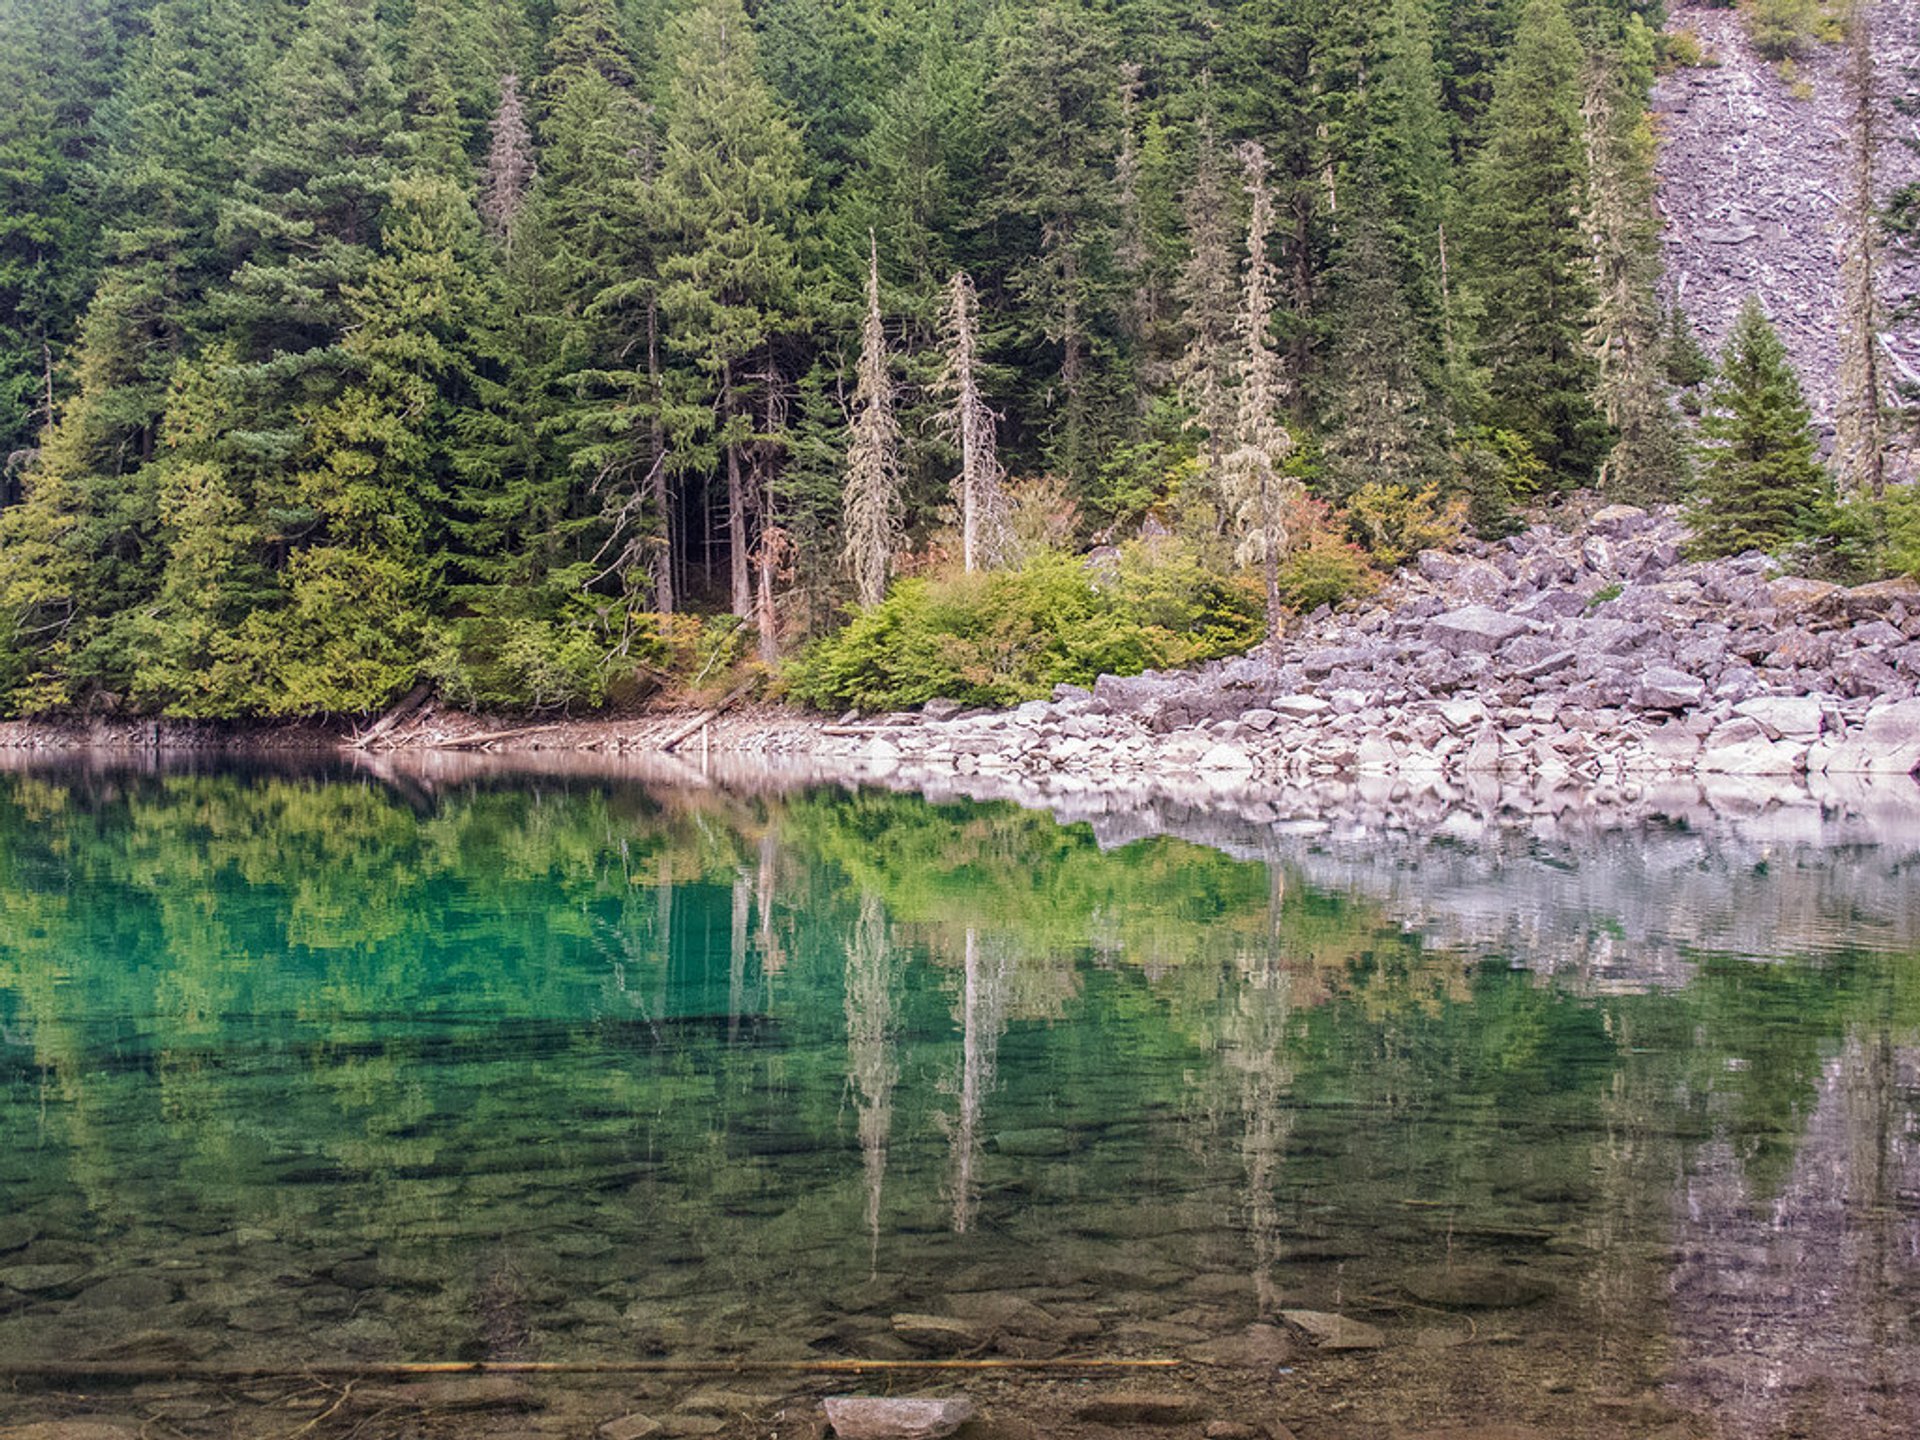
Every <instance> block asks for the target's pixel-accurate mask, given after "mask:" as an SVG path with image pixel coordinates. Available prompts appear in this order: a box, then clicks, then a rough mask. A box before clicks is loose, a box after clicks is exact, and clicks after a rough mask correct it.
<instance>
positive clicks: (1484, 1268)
mask: <svg viewBox="0 0 1920 1440" xmlns="http://www.w3.org/2000/svg"><path fill="white" fill-rule="evenodd" d="M1400 1288H1401V1289H1403V1290H1405V1291H1406V1292H1407V1293H1408V1294H1409V1295H1411V1296H1413V1298H1414V1299H1416V1300H1418V1301H1420V1302H1421V1303H1422V1304H1426V1305H1435V1306H1438V1307H1439V1308H1440V1309H1442V1310H1511V1309H1515V1308H1517V1307H1519V1306H1522V1305H1533V1304H1537V1303H1538V1302H1539V1301H1542V1300H1544V1299H1546V1298H1547V1297H1548V1296H1549V1295H1551V1294H1553V1292H1554V1289H1555V1287H1554V1284H1553V1282H1552V1281H1550V1280H1544V1279H1541V1278H1540V1277H1539V1276H1537V1275H1530V1274H1528V1273H1527V1272H1526V1271H1524V1270H1516V1269H1514V1268H1512V1267H1510V1266H1504V1265H1438V1266H1434V1267H1433V1268H1432V1269H1428V1270H1416V1271H1414V1272H1412V1273H1411V1274H1408V1275H1404V1276H1402V1277H1401V1279H1400Z"/></svg>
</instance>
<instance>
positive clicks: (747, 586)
mask: <svg viewBox="0 0 1920 1440" xmlns="http://www.w3.org/2000/svg"><path fill="white" fill-rule="evenodd" d="M732 419H733V364H732V362H731V361H729V362H728V363H727V365H726V366H725V367H724V368H723V369H722V370H721V372H720V423H721V424H722V425H726V424H728V423H729V422H730V421H731V420H732ZM726 449H727V566H728V572H729V575H728V578H729V579H730V580H731V581H732V591H733V613H734V614H736V615H738V616H739V617H740V618H741V619H742V620H751V619H753V573H752V570H751V568H750V566H749V563H748V556H749V554H750V553H751V552H750V551H749V550H748V547H747V483H746V477H744V476H743V475H742V474H741V473H740V446H739V445H738V444H737V443H736V442H734V441H732V440H729V441H728V442H727V447H726Z"/></svg>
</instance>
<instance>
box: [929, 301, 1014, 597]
mask: <svg viewBox="0 0 1920 1440" xmlns="http://www.w3.org/2000/svg"><path fill="white" fill-rule="evenodd" d="M943 341H944V344H943V346H942V349H943V352H944V354H945V357H946V365H945V368H944V369H943V370H942V371H941V374H940V380H939V383H938V389H939V391H940V393H941V394H942V395H943V396H944V397H945V398H946V401H947V409H946V412H945V414H944V417H943V419H944V424H945V429H946V431H947V435H948V438H949V439H950V440H951V441H952V442H953V445H954V447H955V448H956V449H957V450H959V452H960V473H959V474H958V475H957V476H955V477H954V482H953V489H954V498H955V501H956V502H957V507H958V509H959V511H960V563H961V568H962V569H964V570H965V571H966V573H968V574H969V575H970V574H972V573H973V572H974V571H975V570H979V569H983V568H986V569H990V568H992V567H993V566H995V565H998V564H1001V563H1003V562H1004V561H1005V560H1006V559H1007V558H1008V552H1009V550H1010V549H1011V544H1012V536H1011V534H1010V533H1009V529H1008V524H1007V501H1006V492H1005V490H1004V489H1003V488H1002V486H1001V470H1000V459H999V453H998V449H997V446H996V441H995V437H994V423H993V422H994V417H993V411H992V409H991V408H989V406H988V405H987V402H986V399H985V397H984V396H983V395H982V393H981V385H980V372H979V363H978V356H979V351H980V325H979V302H978V300H977V298H976V296H975V295H974V290H973V281H972V279H971V278H970V277H969V276H968V275H967V273H966V272H965V271H964V270H956V271H954V273H953V279H952V280H950V281H949V282H948V283H947V312H946V320H945V325H944V334H943Z"/></svg>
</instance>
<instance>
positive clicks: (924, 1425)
mask: <svg viewBox="0 0 1920 1440" xmlns="http://www.w3.org/2000/svg"><path fill="white" fill-rule="evenodd" d="M824 1403H825V1406H826V1411H827V1424H828V1425H830V1426H831V1427H832V1428H833V1433H834V1434H835V1435H838V1436H839V1437H840V1440H942V1437H943V1436H947V1435H951V1434H953V1432H954V1431H956V1430H958V1429H959V1428H960V1427H961V1426H962V1425H964V1424H966V1423H967V1421H969V1420H971V1419H972V1418H973V1402H972V1401H971V1400H968V1399H965V1398H959V1399H944V1400H918V1399H911V1398H897V1397H893V1396H880V1395H835V1396H831V1397H829V1398H828V1399H827V1400H826V1401H825V1402H824Z"/></svg>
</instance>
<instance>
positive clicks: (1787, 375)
mask: <svg viewBox="0 0 1920 1440" xmlns="http://www.w3.org/2000/svg"><path fill="white" fill-rule="evenodd" d="M1700 429H1701V433H1702V435H1703V436H1704V437H1705V440H1706V446H1705V450H1704V454H1703V458H1702V464H1701V470H1700V477H1699V482H1698V486H1697V489H1696V493H1695V497H1694V503H1693V505H1692V507H1691V508H1690V509H1689V511H1688V523H1689V524H1690V525H1691V527H1692V529H1693V535H1694V547H1695V549H1696V550H1697V551H1698V553H1700V554H1701V555H1703V556H1715V555H1736V554H1739V553H1740V552H1741V551H1744V550H1778V549H1780V548H1781V547H1782V546H1785V545H1789V544H1792V543H1793V542H1795V541H1797V540H1804V539H1808V538H1810V537H1811V533H1812V530H1813V528H1814V526H1815V525H1816V523H1817V522H1818V519H1819V517H1820V515H1821V513H1822V509H1823V507H1824V506H1825V505H1826V504H1827V503H1828V502H1829V501H1830V500H1831V498H1832V493H1833V482H1832V479H1831V477H1830V476H1828V474H1827V473H1826V471H1825V470H1824V469H1823V468H1822V467H1821V465H1820V463H1819V461H1818V460H1817V459H1816V458H1815V456H1814V435H1813V426H1812V416H1811V414H1810V412H1809V411H1808V409H1807V403H1806V400H1805V398H1804V397H1803V396H1802V394H1801V391H1800V380H1799V377H1798V376H1796V375H1795V374H1794V373H1793V366H1792V364H1791V363H1790V362H1789V361H1788V359H1787V350H1786V347H1785V346H1784V345H1782V344H1781V343H1780V337H1779V336H1778V335H1777V334H1775V333H1774V329H1773V326H1772V325H1771V324H1770V323H1768V320H1767V317H1766V313H1765V312H1764V311H1763V310H1761V308H1760V305H1759V302H1758V301H1756V300H1752V299H1749V300H1748V301H1747V303H1746V305H1745V306H1744V307H1743V308H1742V309H1741V311H1740V316H1739V318H1738V319H1737V320H1735V321H1734V325H1733V329H1732V331H1731V332H1730V333H1729V334H1728V336H1727V344H1726V348H1725V349H1724V350H1723V351H1721V354H1720V369H1719V379H1718V381H1717V382H1716V383H1715V385H1714V387H1713V395H1712V399H1711V402H1710V405H1709V408H1708V410H1707V413H1706V414H1705V416H1704V417H1703V418H1702V420H1701V422H1700Z"/></svg>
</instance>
